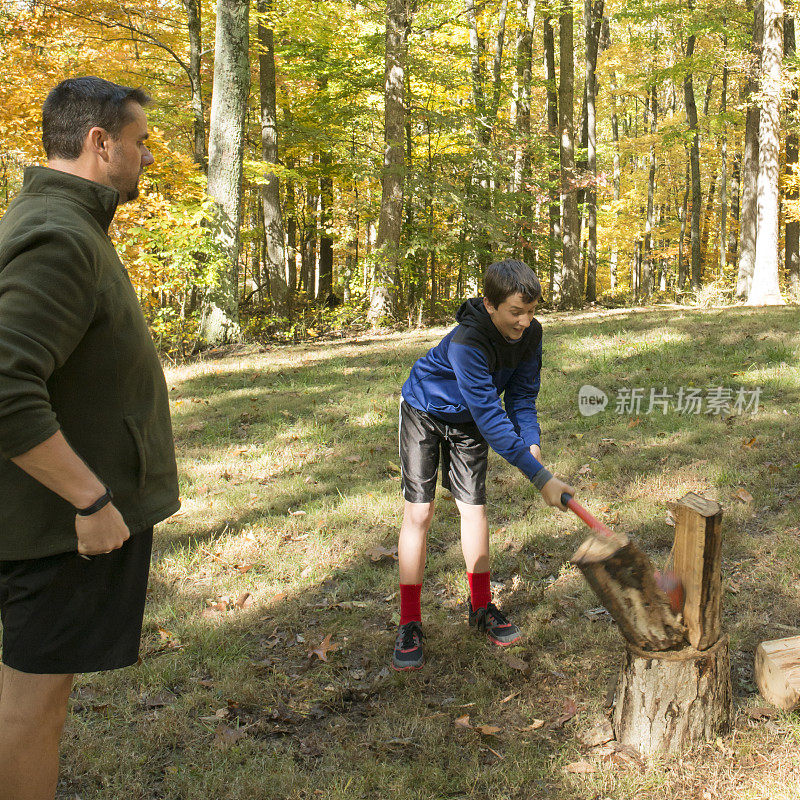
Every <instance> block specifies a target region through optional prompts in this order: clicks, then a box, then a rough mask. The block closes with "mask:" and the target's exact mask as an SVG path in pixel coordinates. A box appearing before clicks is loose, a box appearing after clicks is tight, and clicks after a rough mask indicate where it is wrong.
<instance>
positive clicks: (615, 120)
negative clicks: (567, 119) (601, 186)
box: [608, 73, 620, 292]
mask: <svg viewBox="0 0 800 800" xmlns="http://www.w3.org/2000/svg"><path fill="white" fill-rule="evenodd" d="M611 91H612V103H613V111H612V113H611V139H612V141H613V143H614V156H613V159H614V176H613V186H614V205H615V207H616V205H617V203H618V202H619V197H620V163H619V117H618V114H617V106H618V104H619V97H618V95H617V76H616V73H614V85H613V86H612V90H611ZM615 218H618V212H616V213H615ZM617 259H618V255H617V242H616V239H614V240H613V241H612V242H611V260H610V263H609V267H608V272H609V281H610V283H611V291H612V292H613V291H614V289H616V288H617Z"/></svg>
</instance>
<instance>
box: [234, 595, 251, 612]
mask: <svg viewBox="0 0 800 800" xmlns="http://www.w3.org/2000/svg"><path fill="white" fill-rule="evenodd" d="M234 605H235V606H236V608H249V607H250V606H251V605H253V595H251V594H250V592H242V593H241V594H240V595H239V597H238V598H237V600H236V602H235V603H234Z"/></svg>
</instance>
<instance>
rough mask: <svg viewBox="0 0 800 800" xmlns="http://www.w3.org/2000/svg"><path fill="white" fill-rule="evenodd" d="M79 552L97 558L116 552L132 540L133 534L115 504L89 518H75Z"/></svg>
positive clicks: (77, 516) (110, 504) (105, 507)
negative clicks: (97, 556) (127, 541)
mask: <svg viewBox="0 0 800 800" xmlns="http://www.w3.org/2000/svg"><path fill="white" fill-rule="evenodd" d="M75 533H76V534H77V535H78V552H79V553H80V554H81V555H85V556H96V555H100V554H102V553H110V552H111V551H112V550H116V549H117V548H119V547H122V545H123V544H124V543H125V541H126V540H127V539H129V538H130V535H131V532H130V531H129V530H128V526H127V525H126V524H125V520H124V519H123V518H122V514H120V513H119V511H118V510H117V508H116V506H114V504H113V503H109V504H108V505H107V506H104V507H103V508H101V509H100V510H99V511H96V512H95V513H94V514H91V515H90V516H88V517H81V516H79V515H76V516H75Z"/></svg>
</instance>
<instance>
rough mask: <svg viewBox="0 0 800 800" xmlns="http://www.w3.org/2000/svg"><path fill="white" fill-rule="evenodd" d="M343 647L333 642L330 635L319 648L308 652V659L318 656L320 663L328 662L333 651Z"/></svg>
mask: <svg viewBox="0 0 800 800" xmlns="http://www.w3.org/2000/svg"><path fill="white" fill-rule="evenodd" d="M340 647H341V645H340V644H336V643H335V642H331V634H330V633H329V634H328V635H327V636H326V637H325V638H324V639H323V640H322V641H321V642H320V644H319V646H317V647H315V648H314V649H313V650H309V651H308V657H309V658H314V656H317V658H319V660H320V661H327V660H328V653H329V652H332V651H333V650H338V649H339V648H340Z"/></svg>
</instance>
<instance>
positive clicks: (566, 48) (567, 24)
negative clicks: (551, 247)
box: [558, 4, 583, 308]
mask: <svg viewBox="0 0 800 800" xmlns="http://www.w3.org/2000/svg"><path fill="white" fill-rule="evenodd" d="M573 25H574V20H573V14H572V6H571V5H569V4H567V5H565V6H564V7H563V11H562V13H561V16H560V17H559V26H558V28H559V29H558V41H559V56H560V63H559V87H558V93H559V96H558V127H559V134H560V137H561V205H562V208H563V210H564V214H563V218H564V222H563V231H562V240H563V253H564V255H563V259H564V260H563V280H562V287H561V304H562V305H563V306H564V307H567V308H577V307H578V306H580V305H581V302H582V300H583V286H581V280H580V264H579V256H580V252H579V245H580V243H579V241H578V237H579V235H580V219H579V216H578V198H577V194H576V192H575V131H574V129H573V108H572V103H573V95H574V84H575V66H574V57H575V43H574V31H573Z"/></svg>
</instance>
